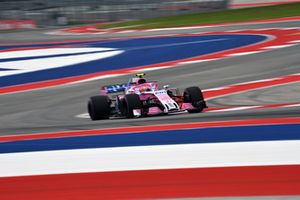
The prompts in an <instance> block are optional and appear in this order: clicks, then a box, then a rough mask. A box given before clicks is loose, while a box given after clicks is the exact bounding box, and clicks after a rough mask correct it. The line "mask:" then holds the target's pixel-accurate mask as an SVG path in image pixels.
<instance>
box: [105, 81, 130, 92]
mask: <svg viewBox="0 0 300 200" xmlns="http://www.w3.org/2000/svg"><path fill="white" fill-rule="evenodd" d="M126 88H127V83H123V84H116V85H108V86H103V87H102V88H101V93H102V95H107V94H112V93H117V92H124V91H125V89H126Z"/></svg>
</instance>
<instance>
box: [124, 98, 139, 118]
mask: <svg viewBox="0 0 300 200" xmlns="http://www.w3.org/2000/svg"><path fill="white" fill-rule="evenodd" d="M141 108H142V102H141V100H140V97H139V95H137V94H127V95H125V96H124V99H123V114H124V116H125V117H127V118H133V117H134V115H133V110H134V109H141Z"/></svg>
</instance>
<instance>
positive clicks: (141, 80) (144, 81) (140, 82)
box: [138, 78, 146, 84]
mask: <svg viewBox="0 0 300 200" xmlns="http://www.w3.org/2000/svg"><path fill="white" fill-rule="evenodd" d="M144 83H146V79H144V78H140V79H139V80H138V84H144Z"/></svg>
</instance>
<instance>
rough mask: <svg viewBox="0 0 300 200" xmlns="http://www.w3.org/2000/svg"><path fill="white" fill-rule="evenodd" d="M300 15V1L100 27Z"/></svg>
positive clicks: (164, 24) (204, 22) (145, 27)
mask: <svg viewBox="0 0 300 200" xmlns="http://www.w3.org/2000/svg"><path fill="white" fill-rule="evenodd" d="M292 16H300V3H290V4H282V5H272V6H263V7H252V8H241V9H234V10H225V11H215V12H206V13H193V14H185V15H176V16H170V17H160V18H152V19H146V20H140V21H128V22H119V23H111V24H105V25H102V26H99V28H100V29H107V28H120V29H147V28H168V27H180V26H193V25H205V24H215V23H229V22H245V21H252V20H264V19H273V18H281V17H292Z"/></svg>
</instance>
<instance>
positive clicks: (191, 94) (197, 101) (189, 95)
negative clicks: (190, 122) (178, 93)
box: [183, 86, 207, 113]
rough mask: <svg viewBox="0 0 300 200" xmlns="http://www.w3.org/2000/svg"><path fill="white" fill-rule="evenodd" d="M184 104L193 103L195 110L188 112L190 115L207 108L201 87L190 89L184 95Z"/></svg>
mask: <svg viewBox="0 0 300 200" xmlns="http://www.w3.org/2000/svg"><path fill="white" fill-rule="evenodd" d="M183 101H184V103H191V104H192V105H193V107H194V108H195V109H189V110H187V111H188V112H189V113H199V112H201V111H202V110H203V109H204V108H207V106H206V102H205V101H204V97H203V93H202V91H201V89H200V88H199V87H196V86H195V87H188V88H186V89H185V91H184V93H183Z"/></svg>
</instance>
